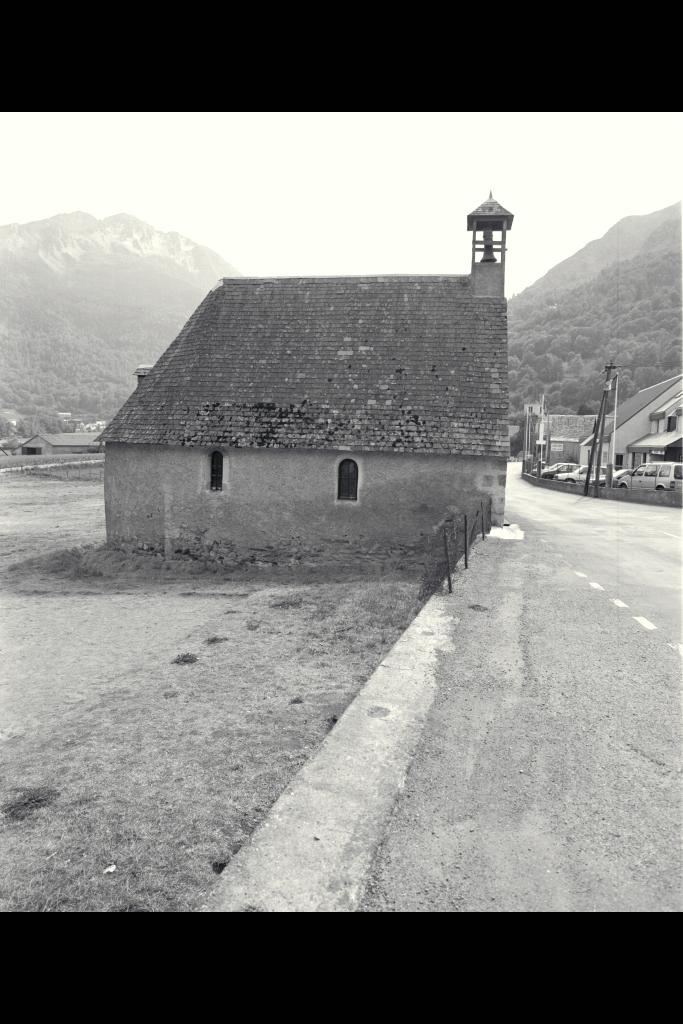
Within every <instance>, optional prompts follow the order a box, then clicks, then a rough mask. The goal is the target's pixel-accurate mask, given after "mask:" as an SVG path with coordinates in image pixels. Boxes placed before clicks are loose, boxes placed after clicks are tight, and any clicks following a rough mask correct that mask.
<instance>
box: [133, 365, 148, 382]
mask: <svg viewBox="0 0 683 1024" xmlns="http://www.w3.org/2000/svg"><path fill="white" fill-rule="evenodd" d="M151 369H152V367H151V366H148V365H147V364H146V363H142V364H141V365H140V366H138V367H137V369H136V370H135V376H136V377H137V379H138V387H140V382H141V381H142V380H144V378H145V377H146V376H147V374H148V373H149V371H150V370H151Z"/></svg>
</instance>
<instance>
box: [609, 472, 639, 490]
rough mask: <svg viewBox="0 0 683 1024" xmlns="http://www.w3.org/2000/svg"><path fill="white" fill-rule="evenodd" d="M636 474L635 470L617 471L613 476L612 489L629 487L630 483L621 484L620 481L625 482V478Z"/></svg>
mask: <svg viewBox="0 0 683 1024" xmlns="http://www.w3.org/2000/svg"><path fill="white" fill-rule="evenodd" d="M632 473H635V470H634V469H617V470H615V471H614V473H613V474H612V487H628V481H626V482H625V483H623V484H621V483H620V482H619V481H620V480H624V478H625V477H627V476H631V474H632Z"/></svg>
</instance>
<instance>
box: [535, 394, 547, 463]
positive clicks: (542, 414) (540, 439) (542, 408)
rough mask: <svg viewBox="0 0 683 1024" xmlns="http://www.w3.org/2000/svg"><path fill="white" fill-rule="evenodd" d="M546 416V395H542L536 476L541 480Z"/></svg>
mask: <svg viewBox="0 0 683 1024" xmlns="http://www.w3.org/2000/svg"><path fill="white" fill-rule="evenodd" d="M544 416H545V395H541V415H540V416H539V420H538V422H539V427H538V441H539V443H538V445H537V448H538V455H537V459H538V462H537V464H536V476H537V477H538V478H539V480H540V478H541V469H542V467H541V460H542V459H543V455H544V454H545V452H544V448H545V446H544V444H543V440H544V438H543V429H544V427H545V421H544Z"/></svg>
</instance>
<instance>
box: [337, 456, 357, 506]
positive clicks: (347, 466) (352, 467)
mask: <svg viewBox="0 0 683 1024" xmlns="http://www.w3.org/2000/svg"><path fill="white" fill-rule="evenodd" d="M337 498H338V499H339V500H340V501H358V464H357V463H355V462H354V461H353V459H343V460H342V461H341V462H340V463H339V476H338V483H337Z"/></svg>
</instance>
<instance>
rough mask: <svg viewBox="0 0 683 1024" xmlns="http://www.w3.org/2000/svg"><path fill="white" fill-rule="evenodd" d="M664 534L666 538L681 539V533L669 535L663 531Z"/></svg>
mask: <svg viewBox="0 0 683 1024" xmlns="http://www.w3.org/2000/svg"><path fill="white" fill-rule="evenodd" d="M662 533H663V534H664V536H665V537H673V538H674V540H680V539H681V535H680V533H667V532H666V530H662Z"/></svg>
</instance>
